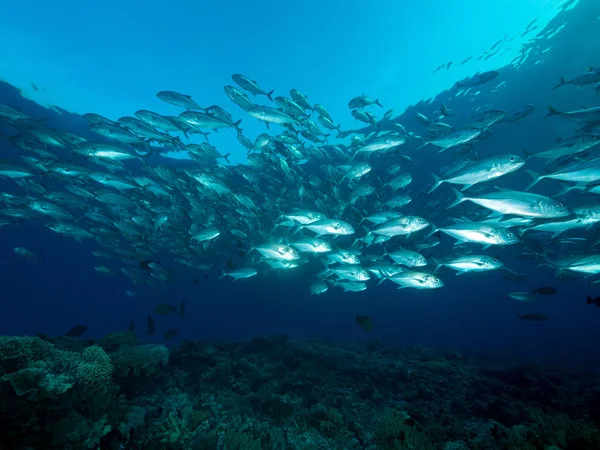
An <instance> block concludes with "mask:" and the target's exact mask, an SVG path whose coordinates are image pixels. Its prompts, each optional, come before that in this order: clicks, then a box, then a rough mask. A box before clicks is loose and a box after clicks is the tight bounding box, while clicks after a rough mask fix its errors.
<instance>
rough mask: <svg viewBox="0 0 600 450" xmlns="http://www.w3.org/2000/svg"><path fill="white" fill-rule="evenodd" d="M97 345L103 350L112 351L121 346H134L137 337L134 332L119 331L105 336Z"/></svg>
mask: <svg viewBox="0 0 600 450" xmlns="http://www.w3.org/2000/svg"><path fill="white" fill-rule="evenodd" d="M97 344H98V345H99V346H100V347H102V348H103V349H104V350H113V349H115V348H119V347H120V346H122V345H136V344H137V336H136V334H135V332H134V331H119V332H117V333H109V334H107V335H106V336H104V337H103V338H101V339H100V340H99V341H98V342H97Z"/></svg>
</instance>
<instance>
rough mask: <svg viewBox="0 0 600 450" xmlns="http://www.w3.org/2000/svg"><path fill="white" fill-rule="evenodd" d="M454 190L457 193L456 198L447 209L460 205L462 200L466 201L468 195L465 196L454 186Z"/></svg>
mask: <svg viewBox="0 0 600 450" xmlns="http://www.w3.org/2000/svg"><path fill="white" fill-rule="evenodd" d="M452 191H453V192H454V195H456V200H454V201H453V202H452V203H450V205H449V206H448V207H447V208H446V209H452V208H454V207H455V206H457V205H460V204H461V203H462V202H464V201H465V200H466V199H467V197H465V196H464V195H463V194H462V193H461V192H460V191H458V190H456V189H454V188H452Z"/></svg>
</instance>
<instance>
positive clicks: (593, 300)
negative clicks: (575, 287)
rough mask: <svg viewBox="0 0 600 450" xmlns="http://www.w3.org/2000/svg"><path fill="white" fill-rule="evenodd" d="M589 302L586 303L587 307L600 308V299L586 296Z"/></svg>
mask: <svg viewBox="0 0 600 450" xmlns="http://www.w3.org/2000/svg"><path fill="white" fill-rule="evenodd" d="M586 297H587V300H586V302H585V304H586V305H596V306H597V307H599V308H600V297H590V296H589V295H587V296H586Z"/></svg>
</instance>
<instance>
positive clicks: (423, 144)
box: [416, 141, 429, 151]
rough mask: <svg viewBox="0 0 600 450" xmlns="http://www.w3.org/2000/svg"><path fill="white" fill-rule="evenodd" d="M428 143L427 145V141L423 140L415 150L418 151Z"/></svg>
mask: <svg viewBox="0 0 600 450" xmlns="http://www.w3.org/2000/svg"><path fill="white" fill-rule="evenodd" d="M428 145H429V141H425V142H423V143H422V144H421V145H419V146H418V147H417V149H416V151H419V150H421V149H423V148H425V147H427V146H428Z"/></svg>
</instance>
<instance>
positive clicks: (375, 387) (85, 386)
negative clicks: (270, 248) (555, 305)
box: [0, 336, 600, 450]
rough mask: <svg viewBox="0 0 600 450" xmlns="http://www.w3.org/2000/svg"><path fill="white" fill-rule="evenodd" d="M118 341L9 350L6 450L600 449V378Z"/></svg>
mask: <svg viewBox="0 0 600 450" xmlns="http://www.w3.org/2000/svg"><path fill="white" fill-rule="evenodd" d="M122 338H123V339H122ZM111 339H113V338H111ZM111 339H107V340H106V341H104V343H105V348H106V349H104V348H103V347H102V346H99V345H92V346H89V342H84V343H81V342H80V343H79V344H78V345H75V344H74V343H73V340H67V339H64V338H60V339H56V340H52V341H44V340H41V339H38V338H0V379H1V380H3V381H1V382H0V399H1V400H0V418H2V420H1V421H0V446H1V447H2V448H10V449H13V448H14V449H24V448H27V447H29V448H32V449H33V448H44V449H46V448H47V449H48V450H54V449H61V450H65V449H66V450H71V449H75V448H77V449H81V450H97V449H98V448H99V449H101V450H113V449H118V448H124V449H132V450H133V449H136V448H143V449H144V450H178V449H181V448H190V449H192V450H204V449H206V450H215V449H223V450H225V449H229V448H231V449H241V448H250V449H252V448H260V449H265V450H329V449H338V448H339V449H345V450H359V449H367V450H376V449H382V450H385V449H387V450H409V449H411V450H417V449H418V450H430V449H431V450H432V449H434V448H435V449H440V450H441V449H444V450H451V449H452V450H455V449H456V450H457V449H460V450H467V449H468V450H503V449H507V448H510V449H515V450H547V449H552V448H554V449H559V448H565V449H566V448H582V449H588V448H589V449H596V448H600V431H599V430H598V428H597V425H596V423H597V418H598V417H599V416H600V415H599V414H598V413H597V411H598V407H597V399H598V398H600V395H599V394H598V390H597V389H596V388H595V386H599V385H600V375H594V374H584V373H573V372H568V371H563V370H560V369H548V368H545V369H542V368H539V367H527V366H518V365H516V364H512V365H508V366H506V365H502V364H501V363H497V364H496V365H490V363H489V361H486V363H485V364H484V363H482V362H480V361H477V360H475V359H471V358H465V357H462V356H460V355H457V354H456V353H449V352H438V351H434V350H428V349H423V348H419V347H415V348H412V349H404V350H398V349H391V348H387V347H385V346H383V345H381V344H377V343H374V342H368V343H367V344H366V345H345V346H334V345H330V344H325V343H322V342H318V341H311V342H296V341H293V340H290V339H288V338H285V337H283V336H277V337H273V338H266V337H264V338H257V339H253V340H252V341H251V342H249V343H234V342H206V343H204V342H197V341H196V342H189V341H188V342H185V343H184V344H183V345H182V346H181V347H180V348H174V349H171V350H170V351H169V350H167V349H166V348H165V347H163V346H160V345H140V346H137V345H130V343H125V342H127V339H125V338H124V337H123V336H120V337H115V341H121V342H122V343H118V344H115V345H113V344H107V342H109V341H110V340H111ZM55 342H56V344H57V345H54V343H55ZM117 394H118V395H117Z"/></svg>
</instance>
